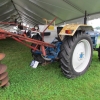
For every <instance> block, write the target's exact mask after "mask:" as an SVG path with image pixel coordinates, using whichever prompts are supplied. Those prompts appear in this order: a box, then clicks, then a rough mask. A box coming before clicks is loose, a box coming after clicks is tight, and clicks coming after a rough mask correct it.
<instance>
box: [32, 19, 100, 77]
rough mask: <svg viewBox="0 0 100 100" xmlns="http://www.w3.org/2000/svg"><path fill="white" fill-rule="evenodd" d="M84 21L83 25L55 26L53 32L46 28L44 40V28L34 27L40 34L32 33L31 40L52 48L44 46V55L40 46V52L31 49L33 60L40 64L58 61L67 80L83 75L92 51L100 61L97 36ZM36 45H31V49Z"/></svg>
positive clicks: (89, 61) (88, 64)
mask: <svg viewBox="0 0 100 100" xmlns="http://www.w3.org/2000/svg"><path fill="white" fill-rule="evenodd" d="M84 19H85V21H84V24H68V25H64V26H55V27H54V28H53V30H52V29H51V30H50V29H49V28H48V29H47V30H46V31H45V32H44V38H42V35H41V31H42V29H43V27H46V26H44V25H43V26H41V25H40V26H35V27H34V28H35V29H36V30H39V28H40V33H39V32H36V31H35V32H34V31H33V32H32V36H31V38H32V39H36V40H40V41H44V42H48V43H50V44H53V45H54V47H46V46H45V47H44V49H45V55H44V54H43V53H42V52H41V46H37V48H38V49H39V50H40V51H38V50H33V49H31V52H32V56H33V58H34V60H36V61H38V62H39V63H40V64H43V63H45V62H53V61H55V60H58V61H60V67H61V70H62V72H63V74H64V75H65V76H66V77H67V78H75V77H77V76H80V75H82V74H84V73H85V72H86V71H87V69H88V68H89V66H90V64H91V61H92V55H93V50H97V51H98V56H99V60H100V47H99V48H96V44H97V38H98V34H96V33H95V32H94V30H93V28H92V26H89V25H86V17H85V18H84ZM36 45H37V44H34V43H32V44H31V46H33V47H36Z"/></svg>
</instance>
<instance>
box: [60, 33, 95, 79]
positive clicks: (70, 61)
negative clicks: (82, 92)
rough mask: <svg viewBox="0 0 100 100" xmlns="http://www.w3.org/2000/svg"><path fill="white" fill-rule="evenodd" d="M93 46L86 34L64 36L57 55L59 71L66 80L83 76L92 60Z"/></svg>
mask: <svg viewBox="0 0 100 100" xmlns="http://www.w3.org/2000/svg"><path fill="white" fill-rule="evenodd" d="M92 53H93V46H92V41H91V38H90V36H89V35H88V34H85V33H80V32H77V33H75V35H74V36H66V37H65V39H64V40H63V44H62V46H61V52H60V54H59V58H60V62H61V69H62V72H63V73H64V75H65V76H66V77H67V78H75V77H77V76H80V75H82V74H84V73H85V72H86V71H87V69H88V67H89V66H90V63H91V60H92Z"/></svg>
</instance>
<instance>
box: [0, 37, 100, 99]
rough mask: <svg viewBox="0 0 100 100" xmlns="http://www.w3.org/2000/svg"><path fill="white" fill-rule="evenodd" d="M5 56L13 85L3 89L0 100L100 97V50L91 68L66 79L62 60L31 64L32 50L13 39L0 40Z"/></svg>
mask: <svg viewBox="0 0 100 100" xmlns="http://www.w3.org/2000/svg"><path fill="white" fill-rule="evenodd" d="M0 52H4V53H5V54H6V57H5V58H4V59H3V60H2V63H4V64H6V65H7V66H8V70H7V71H8V73H9V79H10V86H9V87H7V88H0V100H100V62H99V60H98V57H97V52H94V54H93V61H92V64H91V66H90V68H89V70H88V71H87V72H86V73H85V74H84V75H82V76H80V77H78V78H76V79H73V80H72V79H67V78H66V77H65V76H64V75H63V74H62V72H61V69H60V67H59V63H57V62H54V63H52V64H50V65H47V66H38V67H37V68H36V69H33V68H31V67H30V63H31V61H32V59H33V58H32V56H31V53H30V49H29V48H27V47H26V46H24V45H22V44H20V43H18V42H16V41H14V40H12V39H6V40H0Z"/></svg>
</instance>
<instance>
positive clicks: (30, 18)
mask: <svg viewBox="0 0 100 100" xmlns="http://www.w3.org/2000/svg"><path fill="white" fill-rule="evenodd" d="M0 8H1V9H0V21H1V22H9V21H10V20H11V18H12V17H16V18H17V20H18V21H22V22H24V23H26V24H28V25H31V26H32V25H35V24H45V22H44V21H43V18H45V19H48V20H52V19H54V18H55V17H57V19H56V25H58V24H62V23H70V22H71V23H72V22H73V21H74V22H76V23H77V22H80V21H81V22H84V21H83V19H84V13H85V11H87V16H88V19H93V18H99V17H100V14H99V13H100V0H0ZM91 15H92V16H91ZM0 27H4V28H7V27H9V25H0Z"/></svg>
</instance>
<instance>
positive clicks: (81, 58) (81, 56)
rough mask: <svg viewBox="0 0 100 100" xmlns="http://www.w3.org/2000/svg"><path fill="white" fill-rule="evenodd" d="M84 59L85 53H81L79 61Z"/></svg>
mask: <svg viewBox="0 0 100 100" xmlns="http://www.w3.org/2000/svg"><path fill="white" fill-rule="evenodd" d="M84 57H85V53H84V52H80V53H79V54H78V60H79V61H81V60H84Z"/></svg>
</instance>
